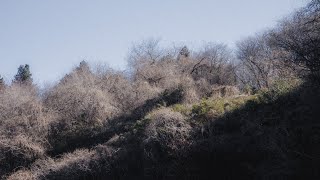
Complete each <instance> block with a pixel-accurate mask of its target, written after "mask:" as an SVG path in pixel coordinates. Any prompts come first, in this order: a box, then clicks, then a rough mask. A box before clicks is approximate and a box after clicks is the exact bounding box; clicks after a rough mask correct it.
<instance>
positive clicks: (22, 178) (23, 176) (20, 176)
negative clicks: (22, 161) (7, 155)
mask: <svg viewBox="0 0 320 180" xmlns="http://www.w3.org/2000/svg"><path fill="white" fill-rule="evenodd" d="M35 179H36V177H35V176H34V174H33V173H32V171H29V170H27V169H23V170H19V171H16V172H15V173H13V174H11V175H10V176H9V177H7V180H35Z"/></svg>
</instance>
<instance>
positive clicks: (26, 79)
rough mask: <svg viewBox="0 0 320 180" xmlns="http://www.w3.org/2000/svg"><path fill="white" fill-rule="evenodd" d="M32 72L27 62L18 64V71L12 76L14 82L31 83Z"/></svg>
mask: <svg viewBox="0 0 320 180" xmlns="http://www.w3.org/2000/svg"><path fill="white" fill-rule="evenodd" d="M31 76H32V74H31V73H30V67H29V65H28V64H26V65H20V66H19V68H18V73H17V74H16V75H15V76H14V83H19V84H31V83H32V78H31Z"/></svg>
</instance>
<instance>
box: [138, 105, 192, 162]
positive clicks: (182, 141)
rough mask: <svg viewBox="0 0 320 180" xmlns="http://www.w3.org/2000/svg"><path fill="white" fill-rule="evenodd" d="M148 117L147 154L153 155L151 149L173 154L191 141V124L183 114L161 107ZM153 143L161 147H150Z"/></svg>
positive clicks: (146, 130)
mask: <svg viewBox="0 0 320 180" xmlns="http://www.w3.org/2000/svg"><path fill="white" fill-rule="evenodd" d="M148 118H149V119H150V123H149V125H148V126H147V127H146V129H145V136H146V139H145V140H144V144H145V146H146V149H145V150H146V153H147V154H148V153H151V154H149V155H151V156H152V152H149V151H150V150H156V151H163V152H166V153H169V154H173V153H176V152H177V151H178V150H181V149H183V147H184V146H186V145H187V144H188V143H189V141H188V138H189V137H190V132H191V126H190V125H189V124H188V122H187V121H186V118H185V117H184V116H183V115H182V114H180V113H178V112H174V111H172V110H171V109H169V108H161V109H159V110H156V111H154V112H152V113H151V114H150V115H148ZM151 144H157V145H158V148H160V149H153V148H155V147H152V148H150V147H148V146H149V145H151Z"/></svg>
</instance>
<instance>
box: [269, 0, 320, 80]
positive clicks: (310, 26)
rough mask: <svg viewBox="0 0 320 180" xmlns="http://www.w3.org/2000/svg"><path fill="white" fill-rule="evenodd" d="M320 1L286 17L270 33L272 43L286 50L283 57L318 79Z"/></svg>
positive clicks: (319, 74)
mask: <svg viewBox="0 0 320 180" xmlns="http://www.w3.org/2000/svg"><path fill="white" fill-rule="evenodd" d="M319 34H320V1H319V0H313V1H311V2H310V3H309V4H308V6H306V7H305V8H303V9H301V10H299V11H297V12H296V13H295V14H293V15H292V16H291V17H289V18H286V19H285V20H283V21H282V23H280V24H279V26H278V27H277V28H276V29H274V30H273V31H272V33H271V37H272V41H271V42H272V43H273V45H274V46H277V47H278V48H279V49H282V50H283V51H286V52H287V54H285V56H283V59H286V60H290V61H293V62H294V63H296V64H297V65H299V66H300V67H302V68H304V69H305V70H306V71H308V72H309V74H311V75H312V77H314V78H316V79H317V80H318V81H320V36H319Z"/></svg>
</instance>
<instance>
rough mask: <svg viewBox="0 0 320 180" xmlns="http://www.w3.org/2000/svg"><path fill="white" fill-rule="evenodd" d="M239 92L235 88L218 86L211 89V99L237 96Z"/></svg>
mask: <svg viewBox="0 0 320 180" xmlns="http://www.w3.org/2000/svg"><path fill="white" fill-rule="evenodd" d="M239 94H240V91H239V89H238V88H237V87H235V86H218V87H215V88H213V89H212V91H211V93H210V96H211V97H230V96H236V95H239Z"/></svg>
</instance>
